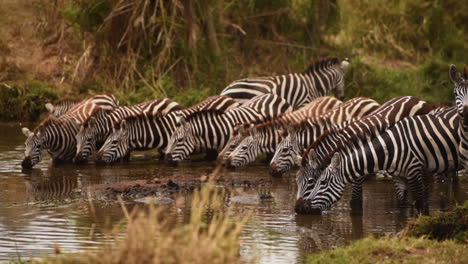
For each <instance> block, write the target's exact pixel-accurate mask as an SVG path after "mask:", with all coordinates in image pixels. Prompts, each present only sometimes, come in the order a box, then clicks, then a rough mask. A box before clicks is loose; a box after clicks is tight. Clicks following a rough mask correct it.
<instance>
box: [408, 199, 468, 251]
mask: <svg viewBox="0 0 468 264" xmlns="http://www.w3.org/2000/svg"><path fill="white" fill-rule="evenodd" d="M406 235H408V236H414V237H420V236H425V237H427V238H430V239H437V240H444V239H454V240H455V241H458V242H461V243H467V242H468V202H465V203H464V204H463V205H461V206H457V207H456V208H455V209H454V210H453V211H450V212H440V213H437V214H436V215H435V216H420V217H419V218H418V219H416V220H415V221H413V222H410V223H409V224H408V227H407V231H406Z"/></svg>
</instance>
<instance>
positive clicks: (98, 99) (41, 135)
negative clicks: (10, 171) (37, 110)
mask: <svg viewBox="0 0 468 264" xmlns="http://www.w3.org/2000/svg"><path fill="white" fill-rule="evenodd" d="M117 105H118V104H117V100H116V99H115V97H114V96H113V95H101V94H100V95H95V96H93V97H90V98H88V99H85V100H83V101H82V102H80V103H79V104H77V105H75V106H74V107H72V109H70V110H69V111H67V112H66V113H65V114H63V115H61V116H60V117H57V118H56V117H49V118H47V119H45V120H44V121H42V122H41V123H40V124H39V125H38V126H37V127H36V128H35V129H34V130H33V131H30V130H29V129H28V128H26V127H23V128H22V132H23V134H24V135H25V136H26V137H27V139H26V142H25V145H26V149H25V151H24V159H23V162H22V163H21V166H22V167H23V168H32V167H33V166H34V165H36V164H37V163H39V162H40V161H41V160H42V151H43V150H47V151H48V152H49V154H50V155H51V156H52V159H53V162H54V163H60V162H68V161H71V160H72V158H73V157H74V156H75V153H76V139H75V135H76V134H77V133H78V129H79V126H80V124H82V123H83V122H84V121H85V120H86V119H87V118H88V116H89V114H90V113H93V112H94V111H96V108H102V109H112V108H115V107H117Z"/></svg>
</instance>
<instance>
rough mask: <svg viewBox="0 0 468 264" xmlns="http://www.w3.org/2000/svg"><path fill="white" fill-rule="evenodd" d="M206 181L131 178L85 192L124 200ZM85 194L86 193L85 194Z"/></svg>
mask: <svg viewBox="0 0 468 264" xmlns="http://www.w3.org/2000/svg"><path fill="white" fill-rule="evenodd" d="M206 182H207V177H206V176H203V177H201V178H198V177H197V178H194V177H193V176H189V175H178V176H174V177H171V178H167V179H159V178H154V179H151V180H132V181H121V182H115V183H104V184H97V185H92V186H89V187H88V189H87V193H90V194H91V195H92V196H93V197H98V198H100V199H102V198H104V199H109V200H116V199H118V197H121V198H122V199H124V200H134V199H140V198H143V197H148V196H158V197H161V196H162V197H170V196H172V195H173V194H175V193H191V192H193V191H194V190H195V189H199V188H200V187H201V186H202V185H203V184H205V183H206ZM214 184H215V185H222V186H226V187H230V186H245V187H259V186H268V185H270V184H271V181H269V180H265V179H258V180H238V179H222V178H221V179H218V180H216V181H215V182H214ZM86 195H87V194H86ZM270 198H272V197H271V195H269V194H262V195H261V196H260V199H270Z"/></svg>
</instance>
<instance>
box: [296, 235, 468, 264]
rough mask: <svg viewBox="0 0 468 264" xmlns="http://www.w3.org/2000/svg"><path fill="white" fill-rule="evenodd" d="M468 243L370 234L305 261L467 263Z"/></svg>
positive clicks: (309, 263) (361, 263) (308, 262)
mask: <svg viewBox="0 0 468 264" xmlns="http://www.w3.org/2000/svg"><path fill="white" fill-rule="evenodd" d="M467 248H468V246H467V245H466V244H459V243H455V242H453V241H450V240H447V241H443V242H438V241H434V240H429V239H424V238H406V237H405V238H400V239H399V238H390V237H383V238H373V237H368V238H364V239H361V240H357V241H355V242H352V243H351V244H350V245H349V246H346V247H339V248H336V249H333V250H330V251H325V252H322V253H318V254H315V255H311V256H308V257H306V259H305V261H304V263H307V264H313V263H343V264H345V263H346V264H348V263H356V264H357V263H359V264H363V263H369V264H373V263H414V264H416V263H453V262H454V261H455V262H456V263H466V262H467V261H468V255H467V254H465V252H466V250H467Z"/></svg>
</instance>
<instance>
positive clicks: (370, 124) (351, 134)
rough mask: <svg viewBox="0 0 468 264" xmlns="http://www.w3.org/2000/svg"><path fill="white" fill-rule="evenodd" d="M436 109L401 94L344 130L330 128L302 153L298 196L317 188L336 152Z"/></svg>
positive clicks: (429, 104) (298, 178) (431, 105)
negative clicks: (320, 177)
mask: <svg viewBox="0 0 468 264" xmlns="http://www.w3.org/2000/svg"><path fill="white" fill-rule="evenodd" d="M433 109H434V105H433V104H431V103H427V102H425V101H422V100H420V99H418V98H416V97H413V96H399V97H395V98H393V99H391V100H389V101H388V102H386V103H385V104H383V105H382V106H381V107H380V108H379V109H378V110H376V111H375V113H374V114H371V115H369V116H366V117H364V118H361V119H359V120H356V121H354V122H352V123H350V124H348V125H347V126H346V127H345V128H343V129H342V130H339V131H336V132H333V131H327V132H326V133H324V134H323V135H322V136H320V137H319V138H318V139H317V140H316V141H315V142H313V143H312V144H311V145H310V146H309V148H308V149H307V150H306V151H305V152H304V154H303V156H302V167H301V169H300V170H299V172H298V173H297V181H298V194H297V197H303V196H305V195H306V194H307V193H308V192H309V191H310V190H311V189H313V188H314V185H315V182H316V179H317V177H319V175H320V174H321V172H322V170H323V169H324V168H325V167H326V166H328V164H330V161H331V156H332V155H333V153H335V152H337V151H340V150H341V149H343V148H346V147H348V146H350V145H353V144H355V143H356V142H361V141H366V140H370V139H371V138H374V137H376V136H378V135H379V134H381V133H383V132H385V131H386V130H387V129H389V128H391V127H392V126H393V125H395V124H396V123H397V122H398V121H400V120H401V119H403V118H405V117H410V116H418V115H425V114H428V113H429V112H430V111H432V110H433ZM299 183H300V185H299Z"/></svg>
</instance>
